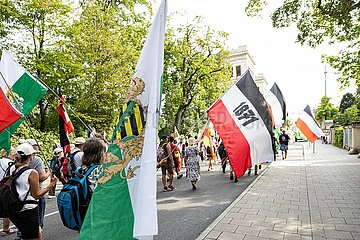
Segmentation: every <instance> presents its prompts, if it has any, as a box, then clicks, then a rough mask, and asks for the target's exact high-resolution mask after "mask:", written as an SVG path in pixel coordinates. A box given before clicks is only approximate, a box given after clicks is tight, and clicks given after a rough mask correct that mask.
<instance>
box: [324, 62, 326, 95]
mask: <svg viewBox="0 0 360 240" xmlns="http://www.w3.org/2000/svg"><path fill="white" fill-rule="evenodd" d="M326 74H327V71H326V65H325V71H324V76H325V96H326Z"/></svg>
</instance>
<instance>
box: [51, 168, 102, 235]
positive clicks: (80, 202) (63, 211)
mask: <svg viewBox="0 0 360 240" xmlns="http://www.w3.org/2000/svg"><path fill="white" fill-rule="evenodd" d="M97 166H99V165H94V166H91V167H90V168H89V169H88V170H87V171H86V172H85V173H84V174H82V173H80V170H81V169H80V168H78V169H77V170H76V171H75V174H74V176H73V177H72V178H70V179H69V181H68V182H67V183H65V184H64V187H63V189H62V190H61V191H60V193H59V195H58V198H57V205H58V209H59V213H60V217H61V220H62V222H63V224H64V226H65V227H67V228H70V229H73V230H80V228H81V225H82V223H83V221H84V218H85V214H86V210H87V208H88V206H89V203H90V199H91V195H90V188H89V181H88V179H87V177H88V176H89V175H90V173H91V172H92V171H93V170H94V169H95V168H96V167H97Z"/></svg>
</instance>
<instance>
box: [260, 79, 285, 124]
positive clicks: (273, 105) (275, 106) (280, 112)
mask: <svg viewBox="0 0 360 240" xmlns="http://www.w3.org/2000/svg"><path fill="white" fill-rule="evenodd" d="M265 100H266V102H267V103H268V104H269V105H270V110H271V114H272V116H273V120H274V125H275V126H276V127H281V126H282V125H283V124H284V122H285V120H286V102H285V98H284V96H283V94H282V92H281V90H280V88H279V86H278V85H277V84H276V83H274V85H273V86H272V87H271V89H270V91H269V92H268V93H267V94H266V95H265Z"/></svg>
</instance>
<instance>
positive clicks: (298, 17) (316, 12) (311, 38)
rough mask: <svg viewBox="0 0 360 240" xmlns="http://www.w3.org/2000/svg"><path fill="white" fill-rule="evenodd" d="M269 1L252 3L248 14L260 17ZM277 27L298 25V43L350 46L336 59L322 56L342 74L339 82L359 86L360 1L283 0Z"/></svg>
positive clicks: (251, 0) (274, 15)
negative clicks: (343, 44)
mask: <svg viewBox="0 0 360 240" xmlns="http://www.w3.org/2000/svg"><path fill="white" fill-rule="evenodd" d="M268 2H270V0H249V2H248V6H247V8H246V12H247V13H248V15H250V16H255V15H257V14H258V13H259V12H260V11H262V10H263V8H264V7H265V6H266V5H267V4H268ZM271 19H272V24H273V26H274V27H276V28H281V27H288V26H290V24H291V23H295V24H296V26H297V28H298V36H297V41H298V42H300V43H301V44H308V45H309V46H311V47H316V46H318V45H319V44H321V43H322V42H324V41H328V42H329V43H334V42H344V43H345V44H347V47H346V48H344V49H343V50H341V51H340V52H339V54H338V55H337V56H323V60H324V61H327V62H328V63H329V64H330V65H331V66H332V67H333V68H335V69H337V70H338V71H340V72H341V73H342V75H343V76H342V77H340V78H339V79H338V80H339V81H340V82H341V83H342V84H343V85H344V86H347V85H348V84H349V83H350V81H355V82H356V83H357V84H360V63H359V59H360V2H359V1H357V0H337V1H326V0H307V1H299V0H284V1H282V5H281V6H280V7H278V8H277V9H275V11H273V13H272V14H271Z"/></svg>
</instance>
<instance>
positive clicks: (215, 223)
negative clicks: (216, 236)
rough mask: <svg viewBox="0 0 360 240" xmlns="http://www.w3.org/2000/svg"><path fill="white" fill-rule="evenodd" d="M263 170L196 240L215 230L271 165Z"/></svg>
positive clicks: (201, 239)
mask: <svg viewBox="0 0 360 240" xmlns="http://www.w3.org/2000/svg"><path fill="white" fill-rule="evenodd" d="M272 163H273V162H271V163H270V165H269V166H268V167H267V168H265V169H264V170H263V171H262V172H261V173H260V174H259V176H258V177H257V178H256V179H255V180H254V181H253V182H252V183H251V184H250V185H249V186H248V187H247V188H246V189H245V190H244V191H243V192H242V193H241V194H240V195H239V196H238V197H237V198H236V199H235V200H234V201H233V202H232V203H231V204H230V205H229V206H228V207H227V208H226V209H225V211H224V212H222V213H221V214H220V215H219V216H218V217H217V218H216V219H215V220H214V221H213V222H212V223H211V224H210V225H209V226H208V227H207V228H206V229H205V230H204V231H203V232H202V233H201V234H200V235H199V236H198V237H197V238H196V240H203V239H205V238H206V236H207V235H208V234H209V233H210V232H211V231H212V230H213V229H214V228H215V226H216V225H217V224H218V223H219V222H220V221H221V220H222V219H223V218H224V217H225V216H226V214H227V213H228V212H230V210H231V209H232V208H233V207H234V206H235V205H236V204H237V203H238V202H239V201H240V200H241V199H242V198H243V197H244V195H245V194H246V193H247V192H248V191H249V190H250V189H251V188H252V187H253V186H254V185H255V184H256V183H257V182H258V181H259V179H260V178H261V177H262V176H263V175H264V174H265V172H267V170H269V168H270V166H271V164H272Z"/></svg>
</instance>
